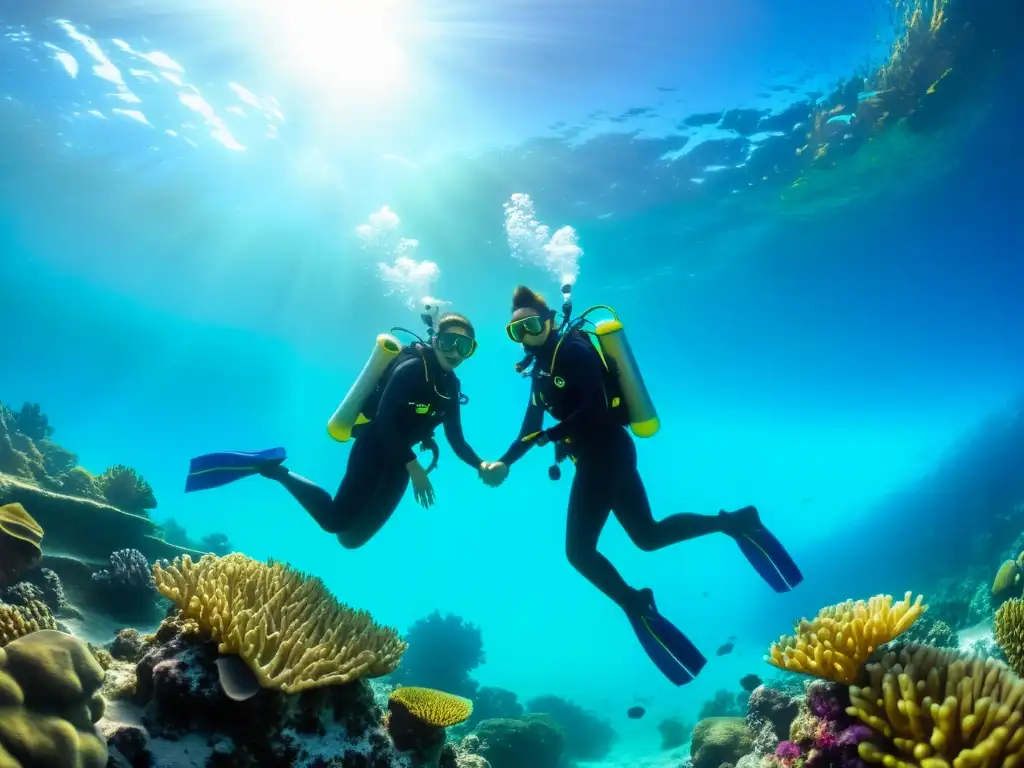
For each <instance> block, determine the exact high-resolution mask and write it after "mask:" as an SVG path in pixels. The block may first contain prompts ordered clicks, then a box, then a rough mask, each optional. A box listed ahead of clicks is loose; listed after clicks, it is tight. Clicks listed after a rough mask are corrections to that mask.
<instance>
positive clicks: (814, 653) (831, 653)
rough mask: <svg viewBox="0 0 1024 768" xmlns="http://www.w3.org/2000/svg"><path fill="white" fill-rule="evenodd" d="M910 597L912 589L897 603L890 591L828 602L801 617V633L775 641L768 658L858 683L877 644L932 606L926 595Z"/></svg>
mask: <svg viewBox="0 0 1024 768" xmlns="http://www.w3.org/2000/svg"><path fill="white" fill-rule="evenodd" d="M910 598H911V593H910V592H907V594H906V595H905V597H904V598H903V600H902V601H901V602H899V603H896V604H895V605H893V599H892V597H891V596H890V595H876V596H875V597H872V598H871V599H870V600H868V601H867V602H864V601H863V600H858V601H856V602H854V601H852V600H847V601H846V602H843V603H840V604H838V605H834V606H829V607H827V608H823V609H822V610H821V611H820V612H819V613H818V615H817V616H816V617H815V618H814V619H811V620H810V621H808V620H807V619H801V620H800V622H799V623H798V624H797V625H796V628H795V629H796V635H795V636H790V637H787V636H783V637H782V638H780V639H779V641H778V642H777V643H775V644H774V645H772V647H771V650H770V655H769V656H766V657H765V661H767V662H768V663H769V664H772V665H773V666H776V667H779V668H780V669H785V670H789V671H791V672H799V673H801V674H804V675H812V676H814V677H820V678H823V679H826V680H835V681H837V682H840V683H852V682H853V681H854V680H856V678H857V674H858V673H859V671H860V667H861V665H862V664H864V662H865V661H867V659H868V658H869V657H870V656H871V654H872V653H874V651H875V649H876V648H878V647H879V646H880V645H884V644H885V643H888V642H891V641H892V640H894V639H896V638H897V637H899V636H900V635H901V634H902V633H903V632H906V631H907V629H909V628H910V626H911V625H912V624H913V623H914V622H915V621H917V619H918V618H919V617H920V616H921V614H923V613H924V612H925V611H926V610H927V609H928V607H927V606H926V605H923V604H922V601H923V598H922V597H921V596H918V598H917V599H916V600H915V601H913V602H911V599H910Z"/></svg>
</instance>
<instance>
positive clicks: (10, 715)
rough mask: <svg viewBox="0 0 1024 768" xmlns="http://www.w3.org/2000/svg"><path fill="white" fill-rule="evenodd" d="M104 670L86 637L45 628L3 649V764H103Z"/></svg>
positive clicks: (19, 767)
mask: <svg viewBox="0 0 1024 768" xmlns="http://www.w3.org/2000/svg"><path fill="white" fill-rule="evenodd" d="M102 683H103V670H102V669H101V668H100V666H99V664H98V663H97V662H96V660H95V659H94V658H93V656H92V654H91V653H89V649H88V648H87V647H86V646H85V644H84V643H82V641H80V640H78V639H76V638H74V637H72V636H71V635H66V634H64V633H62V632H57V631H54V630H40V631H38V632H34V633H32V634H30V635H27V636H25V637H21V638H19V639H17V640H15V641H13V642H11V643H9V644H8V645H7V646H6V647H4V648H2V649H0V764H2V765H3V766H5V768H43V766H54V768H63V767H64V766H67V768H104V766H106V764H107V748H106V744H104V742H103V740H102V739H101V738H100V737H99V736H98V735H97V733H96V729H95V725H94V724H95V723H96V722H97V721H98V720H99V719H100V718H101V717H102V716H103V712H104V702H103V698H102V697H101V696H100V695H99V694H98V691H99V689H100V686H101V685H102Z"/></svg>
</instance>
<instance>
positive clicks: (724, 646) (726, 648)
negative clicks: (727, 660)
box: [715, 637, 736, 656]
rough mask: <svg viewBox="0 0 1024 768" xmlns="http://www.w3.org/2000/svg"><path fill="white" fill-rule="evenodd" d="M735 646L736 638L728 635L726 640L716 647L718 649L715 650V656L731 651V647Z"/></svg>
mask: <svg viewBox="0 0 1024 768" xmlns="http://www.w3.org/2000/svg"><path fill="white" fill-rule="evenodd" d="M735 647H736V638H735V637H730V638H729V639H728V640H727V641H725V642H724V643H722V645H720V646H719V647H718V650H717V651H715V655H716V656H725V655H727V654H730V653H732V649H733V648H735Z"/></svg>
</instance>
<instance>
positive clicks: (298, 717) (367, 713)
mask: <svg viewBox="0 0 1024 768" xmlns="http://www.w3.org/2000/svg"><path fill="white" fill-rule="evenodd" d="M218 658H219V655H218V652H217V644H216V643H215V642H212V641H210V640H209V638H208V637H206V636H204V635H203V634H202V633H201V632H199V631H198V630H197V628H196V626H195V624H194V623H193V622H188V621H182V620H181V619H179V618H175V619H167V620H165V622H164V623H163V624H162V625H161V626H160V628H159V629H158V630H157V632H156V634H155V635H154V636H153V637H150V638H147V639H146V640H145V641H144V642H143V647H142V649H141V658H140V660H139V662H138V664H137V665H136V667H135V679H134V681H131V682H130V683H129V684H128V685H124V686H123V687H126V688H127V689H128V690H129V691H130V698H128V699H126V700H122V701H119V702H117V703H116V705H111V709H112V710H120V711H113V712H112V713H111V715H110V718H109V719H108V720H107V721H104V723H103V724H102V725H103V727H104V731H105V733H106V735H107V738H108V741H109V743H111V744H112V745H113V746H114V747H115V748H116V750H117V752H119V753H122V752H123V753H124V754H123V757H125V758H126V761H127V762H130V763H131V764H132V765H152V764H154V763H155V764H156V765H157V766H158V768H164V766H167V767H168V768H169V767H170V766H173V765H175V764H176V763H175V761H174V760H173V759H168V760H165V761H161V760H160V759H159V756H160V755H161V754H165V753H167V752H168V751H169V750H171V749H172V748H173V746H174V745H176V744H180V743H182V741H183V740H188V739H193V740H194V741H193V742H192V743H193V744H194V749H195V752H193V753H192V754H191V755H190V760H192V761H193V763H192V764H195V765H201V766H204V768H257V767H258V768H293V767H295V768H299V767H303V766H304V767H306V768H312V766H344V767H345V768H390V767H391V766H396V765H400V764H401V763H400V761H399V758H398V755H397V754H395V752H394V750H393V748H392V745H391V743H390V741H389V739H388V736H387V733H386V732H385V731H384V730H383V729H382V728H381V727H380V725H379V724H380V720H381V715H382V713H381V711H380V710H379V708H378V707H377V706H376V704H375V703H374V699H373V692H372V691H371V690H370V687H369V685H368V684H367V683H366V681H365V680H356V681H353V682H350V683H345V684H339V685H330V686H325V687H320V688H316V689H311V690H304V691H302V692H301V693H297V694H291V695H289V694H285V693H283V692H282V691H279V690H262V691H260V693H259V694H258V695H256V696H254V697H252V698H250V699H248V700H246V701H234V700H232V699H230V698H228V697H227V696H226V695H225V693H224V692H223V690H222V689H221V687H220V685H219V683H218V669H217V661H218ZM118 664H123V662H118ZM136 708H141V711H137V710H136ZM133 722H137V723H138V725H136V726H134V727H132V726H131V723H133ZM112 752H113V750H112ZM128 752H132V753H133V754H132V756H131V757H130V758H129V755H128V754H127V753H128Z"/></svg>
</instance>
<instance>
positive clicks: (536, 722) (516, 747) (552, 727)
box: [464, 715, 717, 768]
mask: <svg viewBox="0 0 1024 768" xmlns="http://www.w3.org/2000/svg"><path fill="white" fill-rule="evenodd" d="M464 743H465V742H464ZM473 743H474V744H475V746H474V748H473V750H474V751H475V752H476V753H477V754H479V755H480V756H481V757H483V758H485V759H486V760H487V762H489V763H490V764H491V768H524V766H529V768H561V766H562V765H563V764H564V763H563V760H564V754H563V750H564V748H565V747H564V743H563V736H562V731H561V730H560V729H559V728H558V725H556V724H555V722H554V721H553V720H552V719H551V718H550V717H548V716H547V715H524V716H523V717H522V718H516V719H511V718H501V719H494V720H484V721H482V722H481V723H480V724H479V725H478V726H477V727H476V734H475V739H474V742H473ZM715 768H717V766H715Z"/></svg>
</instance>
